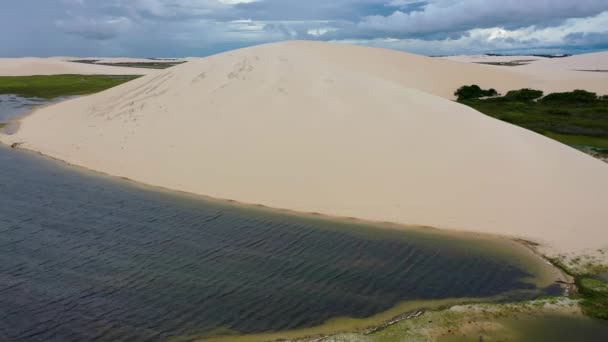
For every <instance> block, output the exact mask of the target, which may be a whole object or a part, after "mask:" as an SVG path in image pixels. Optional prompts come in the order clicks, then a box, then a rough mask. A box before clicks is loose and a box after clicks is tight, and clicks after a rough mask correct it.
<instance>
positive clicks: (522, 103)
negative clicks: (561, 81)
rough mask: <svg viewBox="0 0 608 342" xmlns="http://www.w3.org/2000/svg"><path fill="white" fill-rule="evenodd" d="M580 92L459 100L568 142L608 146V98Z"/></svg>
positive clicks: (591, 146) (602, 148) (588, 146)
mask: <svg viewBox="0 0 608 342" xmlns="http://www.w3.org/2000/svg"><path fill="white" fill-rule="evenodd" d="M564 94H565V95H564ZM579 95H580V94H579V93H576V92H572V93H558V94H550V95H548V96H546V97H544V98H541V99H539V100H533V99H521V98H517V97H516V96H515V97H514V96H511V97H509V96H508V95H507V96H504V97H491V98H474V99H460V100H459V102H460V103H462V104H465V105H468V106H469V107H472V108H474V109H476V110H478V111H480V112H482V113H484V114H486V115H489V116H491V117H494V118H496V119H499V120H502V121H506V122H509V123H511V124H514V125H517V126H520V127H524V128H527V129H529V130H532V131H534V132H537V133H540V134H543V135H545V136H547V137H549V138H552V139H554V140H557V141H559V142H562V143H564V144H567V145H571V146H574V147H586V148H592V149H595V150H598V151H602V150H607V149H608V101H607V100H605V99H600V98H598V97H595V98H594V99H589V98H588V97H584V96H583V97H581V96H579Z"/></svg>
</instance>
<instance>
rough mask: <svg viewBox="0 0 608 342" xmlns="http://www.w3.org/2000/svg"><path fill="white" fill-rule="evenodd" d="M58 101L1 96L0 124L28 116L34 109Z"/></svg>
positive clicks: (8, 95)
mask: <svg viewBox="0 0 608 342" xmlns="http://www.w3.org/2000/svg"><path fill="white" fill-rule="evenodd" d="M60 100H61V99H58V100H45V99H40V98H26V97H21V96H17V95H10V94H0V122H8V121H10V120H11V119H14V118H16V117H18V116H20V115H23V114H26V113H27V112H28V111H30V110H32V108H33V107H36V106H41V105H45V104H48V103H51V102H55V101H60Z"/></svg>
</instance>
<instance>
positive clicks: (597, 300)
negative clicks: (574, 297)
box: [551, 257, 608, 320]
mask: <svg viewBox="0 0 608 342" xmlns="http://www.w3.org/2000/svg"><path fill="white" fill-rule="evenodd" d="M551 263H553V265H555V266H556V267H559V268H560V269H561V270H562V271H564V272H565V273H567V274H568V275H570V276H571V277H572V278H574V283H575V285H576V287H577V289H578V297H579V299H580V306H581V308H582V310H583V312H584V313H585V315H587V316H589V317H593V318H598V319H603V320H608V282H606V281H605V280H602V279H601V278H600V277H599V276H598V275H601V274H606V273H608V267H607V266H606V265H602V264H597V263H594V262H592V261H589V257H587V258H581V257H577V258H574V259H572V260H570V261H569V266H566V260H565V259H563V258H555V259H551Z"/></svg>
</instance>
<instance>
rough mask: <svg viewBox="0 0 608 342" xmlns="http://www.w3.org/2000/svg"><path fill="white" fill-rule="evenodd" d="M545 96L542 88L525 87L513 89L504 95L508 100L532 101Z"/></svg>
mask: <svg viewBox="0 0 608 342" xmlns="http://www.w3.org/2000/svg"><path fill="white" fill-rule="evenodd" d="M542 96H543V91H542V90H536V89H530V88H524V89H520V90H511V91H509V92H508V93H507V95H505V96H504V98H505V99H506V100H510V101H532V100H536V99H538V98H541V97H542Z"/></svg>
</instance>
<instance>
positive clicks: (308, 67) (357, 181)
mask: <svg viewBox="0 0 608 342" xmlns="http://www.w3.org/2000/svg"><path fill="white" fill-rule="evenodd" d="M602 58H603V57H602ZM83 65H85V66H87V65H86V64H83ZM518 68H519V67H518ZM555 73H557V74H559V75H558V76H555V75H554V76H553V77H552V78H548V77H545V73H534V72H530V73H526V72H525V71H522V70H520V71H516V72H514V71H511V68H505V67H494V66H487V65H478V64H467V63H459V62H453V61H447V60H442V59H438V58H429V57H423V56H417V55H411V54H407V53H402V52H396V51H390V50H383V49H373V48H364V47H355V46H347V45H336V44H329V43H315V42H286V43H279V44H270V45H263V46H257V47H253V48H247V49H242V50H236V51H232V52H228V53H224V54H220V55H215V56H211V57H208V58H204V59H190V61H189V62H188V63H185V64H182V65H179V66H176V67H172V68H170V69H167V70H162V71H159V72H157V73H155V74H153V75H149V76H145V77H142V78H140V79H137V80H134V81H131V82H129V83H127V84H123V85H121V86H118V87H116V88H113V89H110V90H107V91H105V92H102V93H99V94H96V95H92V96H88V97H84V98H79V99H75V100H70V101H67V102H64V103H60V104H57V105H53V106H50V107H48V108H44V109H41V110H38V111H36V112H35V113H34V114H33V115H31V116H29V117H27V118H26V119H24V120H23V121H22V125H21V129H20V130H19V132H17V134H15V135H12V136H1V137H0V139H1V140H3V141H4V142H6V143H12V142H22V143H23V145H22V146H23V147H25V148H28V149H32V150H35V151H40V152H42V153H44V154H47V155H50V156H52V157H55V158H59V159H62V160H65V161H67V162H70V163H73V164H77V165H81V166H84V167H87V168H90V169H94V170H98V171H102V172H106V173H109V174H112V175H116V176H121V177H127V178H130V179H133V180H136V181H140V182H144V183H148V184H152V185H158V186H163V187H166V188H170V189H175V190H183V191H187V192H192V193H196V194H203V195H208V196H212V197H216V198H221V199H232V200H237V201H240V202H244V203H255V204H263V205H266V206H271V207H276V208H285V209H291V210H296V211H302V212H317V213H322V214H327V215H332V216H345V217H357V218H360V219H365V220H374V221H390V222H395V223H404V224H415V225H426V226H434V227H439V228H447V229H456V230H466V231H476V232H483V233H492V234H501V235H507V236H514V237H519V238H524V239H528V240H533V241H536V242H539V243H541V244H542V246H541V250H542V251H543V252H545V253H548V254H550V255H557V254H559V253H572V254H583V253H591V252H597V250H598V249H604V248H607V247H608V233H607V227H608V226H607V225H608V223H607V222H608V210H606V204H607V203H608V165H606V164H605V163H603V162H601V161H599V160H596V159H594V158H592V157H590V156H588V155H586V154H583V153H581V152H579V151H576V150H574V149H572V148H570V147H567V146H565V145H562V144H560V143H558V142H555V141H553V140H550V139H548V138H545V137H543V136H540V135H538V134H535V133H533V132H530V131H527V130H525V129H522V128H519V127H516V126H512V125H509V124H507V123H504V122H501V121H498V120H495V119H492V118H490V117H487V116H485V115H483V114H481V113H479V112H477V111H475V110H473V109H471V108H468V107H466V106H463V105H460V104H458V103H455V102H452V101H450V99H452V98H453V95H452V93H453V92H454V90H455V89H456V88H458V87H459V86H461V85H464V84H471V83H477V84H479V85H481V86H483V87H495V88H497V89H498V90H499V91H506V90H509V89H514V88H521V87H526V86H528V87H535V88H540V89H543V90H545V91H555V90H563V91H566V90H572V89H576V88H582V89H587V90H592V91H598V92H606V85H607V84H608V74H606V75H602V77H598V76H597V75H600V73H593V74H595V76H593V77H589V76H588V75H589V74H592V73H585V72H573V71H568V70H565V71H563V73H561V74H560V73H559V72H557V71H556V72H555ZM572 73H575V74H572Z"/></svg>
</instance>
